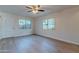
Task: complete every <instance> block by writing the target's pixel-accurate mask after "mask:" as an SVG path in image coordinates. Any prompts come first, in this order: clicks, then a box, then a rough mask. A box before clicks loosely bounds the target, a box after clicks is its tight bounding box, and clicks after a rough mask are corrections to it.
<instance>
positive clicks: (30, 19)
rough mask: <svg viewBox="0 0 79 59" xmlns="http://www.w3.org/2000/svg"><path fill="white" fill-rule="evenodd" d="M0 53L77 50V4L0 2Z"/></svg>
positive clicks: (78, 34)
mask: <svg viewBox="0 0 79 59" xmlns="http://www.w3.org/2000/svg"><path fill="white" fill-rule="evenodd" d="M0 53H79V6H78V5H0Z"/></svg>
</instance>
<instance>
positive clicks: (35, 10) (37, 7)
mask: <svg viewBox="0 0 79 59" xmlns="http://www.w3.org/2000/svg"><path fill="white" fill-rule="evenodd" d="M26 8H28V9H30V10H29V11H27V12H33V13H34V14H37V13H38V12H44V11H45V10H42V9H40V5H31V6H26Z"/></svg>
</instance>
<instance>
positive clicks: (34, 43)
mask: <svg viewBox="0 0 79 59" xmlns="http://www.w3.org/2000/svg"><path fill="white" fill-rule="evenodd" d="M0 53H79V46H78V45H74V44H69V43H65V42H62V41H58V40H55V39H50V38H45V37H41V36H37V35H31V36H22V37H14V38H5V39H2V40H0Z"/></svg>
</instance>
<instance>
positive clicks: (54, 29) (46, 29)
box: [43, 18, 56, 30]
mask: <svg viewBox="0 0 79 59" xmlns="http://www.w3.org/2000/svg"><path fill="white" fill-rule="evenodd" d="M49 19H52V20H54V24H51V25H54V28H51V29H49V26H48V25H49V23H48V20H49ZM46 20H47V25H46V27H47V29H44V24H43V30H55V28H56V19H55V18H48V19H45V20H43V22H45V21H46Z"/></svg>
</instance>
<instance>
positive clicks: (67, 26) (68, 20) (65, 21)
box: [35, 7, 79, 44]
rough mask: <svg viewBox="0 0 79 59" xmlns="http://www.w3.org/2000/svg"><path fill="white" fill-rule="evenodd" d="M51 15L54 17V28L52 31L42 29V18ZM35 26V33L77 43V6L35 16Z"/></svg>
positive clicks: (78, 27)
mask: <svg viewBox="0 0 79 59" xmlns="http://www.w3.org/2000/svg"><path fill="white" fill-rule="evenodd" d="M52 17H55V18H56V29H55V30H54V31H43V30H42V21H43V19H47V18H52ZM35 27H36V32H35V33H36V34H39V35H43V36H47V37H51V38H56V39H58V40H62V41H67V42H71V43H75V44H79V7H76V8H70V9H65V10H63V11H60V12H58V13H54V14H50V15H48V16H43V17H39V18H36V26H35Z"/></svg>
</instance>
